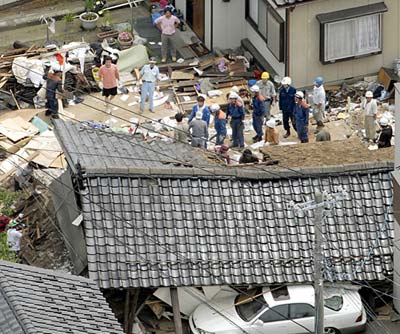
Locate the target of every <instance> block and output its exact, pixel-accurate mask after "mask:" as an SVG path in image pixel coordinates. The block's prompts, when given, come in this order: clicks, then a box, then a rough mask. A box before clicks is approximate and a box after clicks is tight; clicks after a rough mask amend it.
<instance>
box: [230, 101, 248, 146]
mask: <svg viewBox="0 0 400 334" xmlns="http://www.w3.org/2000/svg"><path fill="white" fill-rule="evenodd" d="M227 111H228V113H227V116H228V117H231V128H232V142H233V143H232V147H238V146H239V147H244V136H243V130H244V125H243V120H244V116H245V112H244V109H243V105H242V104H241V103H240V102H238V101H236V102H234V103H230V104H229V105H228V108H227Z"/></svg>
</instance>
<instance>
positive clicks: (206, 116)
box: [189, 95, 211, 126]
mask: <svg viewBox="0 0 400 334" xmlns="http://www.w3.org/2000/svg"><path fill="white" fill-rule="evenodd" d="M205 101H206V99H205V98H204V96H202V95H199V96H198V97H197V104H196V105H195V106H193V108H192V112H191V113H190V115H189V123H190V122H191V121H192V120H193V119H194V118H195V116H196V115H197V112H199V111H200V112H201V115H202V116H201V119H202V120H203V121H205V122H206V123H207V126H209V125H210V115H211V111H210V108H208V107H207V106H206V105H205Z"/></svg>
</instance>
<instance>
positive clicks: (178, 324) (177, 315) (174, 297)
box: [170, 288, 183, 334]
mask: <svg viewBox="0 0 400 334" xmlns="http://www.w3.org/2000/svg"><path fill="white" fill-rule="evenodd" d="M170 294H171V302H172V310H173V313H174V324H175V333H176V334H183V327H182V319H181V312H180V311H179V298H178V289H177V288H170Z"/></svg>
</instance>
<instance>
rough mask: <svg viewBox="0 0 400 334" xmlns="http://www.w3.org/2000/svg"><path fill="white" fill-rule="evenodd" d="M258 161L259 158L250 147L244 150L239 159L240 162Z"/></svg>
mask: <svg viewBox="0 0 400 334" xmlns="http://www.w3.org/2000/svg"><path fill="white" fill-rule="evenodd" d="M258 162H259V159H258V158H257V157H256V156H255V155H254V154H253V152H251V150H249V149H248V148H247V149H245V150H244V151H243V153H242V156H241V157H240V159H239V163H240V164H251V163H258Z"/></svg>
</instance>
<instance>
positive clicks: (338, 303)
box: [324, 296, 343, 311]
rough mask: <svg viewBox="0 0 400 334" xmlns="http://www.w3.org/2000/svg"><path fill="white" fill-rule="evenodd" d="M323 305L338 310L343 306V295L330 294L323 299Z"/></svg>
mask: <svg viewBox="0 0 400 334" xmlns="http://www.w3.org/2000/svg"><path fill="white" fill-rule="evenodd" d="M324 305H325V307H327V308H329V309H331V310H333V311H340V310H341V309H342V306H343V297H342V296H332V297H329V298H325V299H324Z"/></svg>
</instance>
